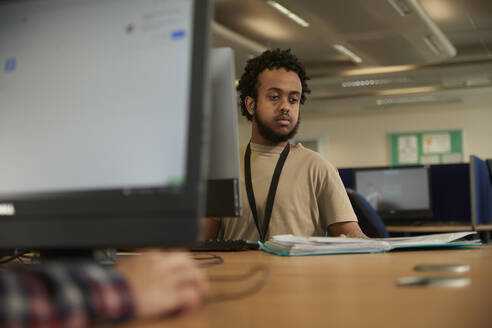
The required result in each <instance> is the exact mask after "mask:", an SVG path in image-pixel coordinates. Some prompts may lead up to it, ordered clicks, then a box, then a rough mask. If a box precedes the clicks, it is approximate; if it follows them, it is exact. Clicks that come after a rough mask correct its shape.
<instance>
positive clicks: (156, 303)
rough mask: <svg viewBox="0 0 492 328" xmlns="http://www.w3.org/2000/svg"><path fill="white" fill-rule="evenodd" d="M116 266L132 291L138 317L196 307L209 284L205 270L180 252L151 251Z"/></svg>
mask: <svg viewBox="0 0 492 328" xmlns="http://www.w3.org/2000/svg"><path fill="white" fill-rule="evenodd" d="M117 270H118V271H119V272H120V273H121V274H122V275H123V277H124V278H125V279H126V281H127V283H128V284H129V286H130V288H131V290H132V292H133V296H134V302H135V306H136V316H137V318H148V317H155V316H158V315H166V314H173V313H177V312H186V311H189V310H193V309H196V308H197V307H199V306H200V305H201V304H202V302H203V299H204V295H205V292H206V290H207V288H208V285H207V281H206V278H205V276H204V274H203V273H202V272H201V271H200V269H199V268H198V266H197V265H196V263H194V262H193V260H192V259H191V258H190V257H189V256H188V255H187V254H186V253H183V252H159V251H150V252H148V253H145V254H144V255H140V256H135V257H133V258H131V259H128V260H125V261H122V262H121V263H119V264H118V265H117Z"/></svg>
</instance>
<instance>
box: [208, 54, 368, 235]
mask: <svg viewBox="0 0 492 328" xmlns="http://www.w3.org/2000/svg"><path fill="white" fill-rule="evenodd" d="M308 79H309V78H308V77H307V76H306V73H305V71H304V68H303V66H302V64H301V63H300V62H299V61H298V59H297V57H296V56H294V55H293V54H292V53H291V52H290V49H289V50H284V51H281V50H279V49H276V50H273V51H266V52H264V53H263V54H261V55H260V56H259V57H256V58H253V59H251V60H249V61H248V63H247V65H246V68H245V71H244V73H243V75H242V77H241V80H240V81H239V85H238V87H237V90H238V91H239V93H240V105H241V111H242V114H243V116H245V117H246V118H247V119H248V120H250V121H251V122H252V125H251V141H250V143H249V144H248V145H246V146H243V147H242V148H241V167H242V172H243V176H242V177H243V179H244V180H243V181H242V182H243V183H242V195H243V204H244V206H243V216H242V217H241V218H237V219H235V218H224V219H222V220H217V219H210V218H207V219H205V222H204V236H205V238H206V239H213V238H215V237H216V236H217V233H218V231H219V228H220V229H222V230H223V232H224V239H247V240H254V241H256V240H268V239H269V238H270V237H271V236H273V235H277V234H287V233H290V234H294V235H300V236H324V235H326V232H328V233H329V234H330V235H332V236H348V237H362V238H364V237H365V235H364V233H363V232H362V231H361V230H360V228H359V225H358V223H357V218H356V216H355V213H354V211H353V209H352V207H351V205H350V201H349V199H348V197H347V194H346V192H345V188H344V186H343V184H342V182H341V180H340V177H339V175H338V171H337V170H336V168H335V167H333V166H332V165H331V164H330V163H328V162H327V161H326V160H324V159H323V158H322V157H321V156H320V155H319V154H318V153H316V152H313V151H311V150H308V149H306V148H304V147H302V145H300V144H299V145H296V146H294V145H290V144H289V142H288V140H289V139H290V138H292V137H293V136H294V135H295V134H296V132H297V129H298V127H299V123H300V115H299V106H300V104H303V103H304V101H305V99H306V94H307V93H309V92H310V90H309V89H308V87H307V83H306V80H308ZM255 212H256V213H255Z"/></svg>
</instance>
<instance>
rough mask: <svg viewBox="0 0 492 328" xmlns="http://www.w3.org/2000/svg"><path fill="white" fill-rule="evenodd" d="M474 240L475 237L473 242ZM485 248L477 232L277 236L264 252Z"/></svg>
mask: <svg viewBox="0 0 492 328" xmlns="http://www.w3.org/2000/svg"><path fill="white" fill-rule="evenodd" d="M470 238H472V239H471V240H470ZM478 245H482V243H481V242H480V239H479V238H478V236H477V235H476V233H475V232H453V233H438V234H431V235H424V236H415V237H398V238H380V239H362V238H341V237H297V236H294V235H277V236H273V238H272V239H271V240H269V241H267V242H265V243H264V244H262V243H260V246H261V248H262V249H263V250H265V251H267V252H270V253H274V254H277V255H285V256H288V255H317V254H343V253H376V252H386V251H390V250H393V249H401V248H423V247H463V246H478Z"/></svg>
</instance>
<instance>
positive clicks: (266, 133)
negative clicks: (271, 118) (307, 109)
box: [253, 110, 301, 143]
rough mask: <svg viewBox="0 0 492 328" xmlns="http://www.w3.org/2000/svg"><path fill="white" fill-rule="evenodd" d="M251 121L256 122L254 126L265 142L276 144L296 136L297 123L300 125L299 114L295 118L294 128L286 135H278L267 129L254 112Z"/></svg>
mask: <svg viewBox="0 0 492 328" xmlns="http://www.w3.org/2000/svg"><path fill="white" fill-rule="evenodd" d="M253 119H254V120H255V121H256V125H257V126H258V131H259V132H260V134H261V136H262V137H263V138H265V139H266V140H269V141H272V142H276V143H277V142H284V141H287V140H289V139H291V138H293V137H294V136H295V135H296V133H297V129H298V128H299V123H301V113H299V116H298V117H297V123H296V126H294V128H293V129H292V130H291V131H290V132H289V133H287V134H280V133H277V132H275V131H274V130H273V129H271V128H269V127H268V126H267V125H266V124H265V123H263V122H262V121H261V119H260V118H259V116H258V115H257V111H256V110H255V112H254V114H253Z"/></svg>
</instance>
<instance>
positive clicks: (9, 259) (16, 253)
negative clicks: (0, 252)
mask: <svg viewBox="0 0 492 328" xmlns="http://www.w3.org/2000/svg"><path fill="white" fill-rule="evenodd" d="M28 253H31V251H19V250H17V249H15V250H14V252H13V254H12V255H10V256H8V257H7V258H5V259H2V260H0V265H2V264H5V263H9V262H12V261H14V260H19V261H21V262H22V260H21V257H23V256H25V255H26V254H28Z"/></svg>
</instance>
